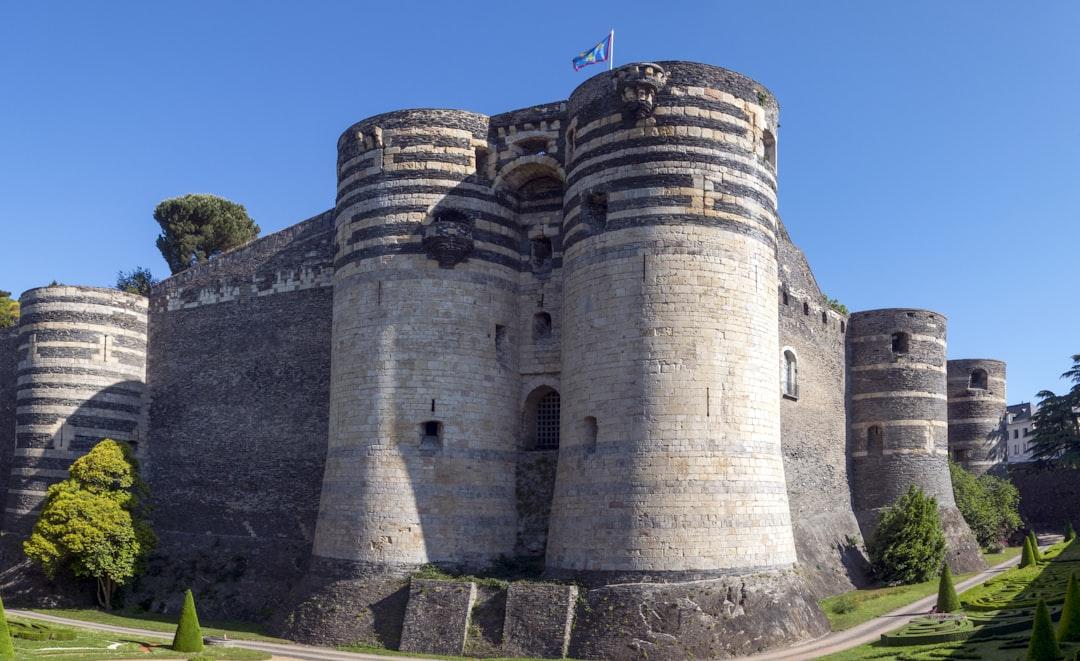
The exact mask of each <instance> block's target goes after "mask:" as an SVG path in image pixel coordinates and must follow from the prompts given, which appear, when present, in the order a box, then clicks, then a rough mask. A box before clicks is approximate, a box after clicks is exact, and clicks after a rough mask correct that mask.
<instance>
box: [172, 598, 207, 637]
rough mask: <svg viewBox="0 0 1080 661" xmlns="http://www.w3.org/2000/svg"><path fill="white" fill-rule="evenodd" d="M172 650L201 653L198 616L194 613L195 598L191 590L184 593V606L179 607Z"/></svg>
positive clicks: (200, 633) (200, 631)
mask: <svg viewBox="0 0 1080 661" xmlns="http://www.w3.org/2000/svg"><path fill="white" fill-rule="evenodd" d="M172 648H173V649H174V650H176V651H177V652H201V651H203V639H202V630H201V629H200V628H199V614H198V613H196V612H195V597H194V596H192V594H191V590H185V591H184V605H183V606H181V607H180V621H179V622H177V624H176V633H175V634H174V635H173V642H172Z"/></svg>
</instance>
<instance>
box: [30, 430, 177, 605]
mask: <svg viewBox="0 0 1080 661" xmlns="http://www.w3.org/2000/svg"><path fill="white" fill-rule="evenodd" d="M69 475H70V476H69V477H68V479H66V480H63V481H61V482H57V483H56V484H54V485H52V486H51V487H49V492H48V496H46V498H45V503H44V505H43V506H42V510H41V514H40V515H39V518H38V520H37V523H35V524H34V530H33V532H32V533H31V535H30V539H28V540H26V541H25V542H24V543H23V551H24V552H25V553H26V556H27V557H28V558H30V559H31V560H32V561H34V562H35V563H36V564H37V565H38V566H40V567H41V569H42V571H44V572H45V574H46V575H47V576H48V577H49V578H54V577H55V576H56V575H57V574H58V572H60V571H61V570H63V569H67V570H70V571H71V573H72V574H74V575H75V576H77V577H80V578H92V579H94V580H95V581H96V582H97V599H98V603H99V604H100V605H101V606H102V607H103V608H106V609H111V608H112V597H113V594H114V593H115V592H116V590H117V588H119V587H120V586H121V585H125V584H126V583H127V582H128V581H130V580H131V579H132V578H133V577H134V576H135V575H136V574H137V573H138V572H139V571H140V570H141V569H142V568H143V566H144V564H145V560H146V558H147V556H148V555H149V554H150V551H151V550H153V548H154V546H155V544H156V543H157V538H156V536H155V535H154V533H153V531H152V530H151V529H150V525H149V523H148V522H147V519H146V516H147V514H148V513H149V512H148V510H149V507H148V506H147V505H146V499H147V496H148V491H147V488H146V484H145V483H144V482H143V481H142V479H141V478H140V477H139V463H138V460H137V459H135V455H134V453H133V452H132V450H131V446H129V445H128V444H127V443H122V442H119V441H114V440H112V439H105V440H103V441H101V442H100V443H98V444H97V445H95V446H94V448H93V449H91V450H90V452H88V453H87V454H85V455H84V456H82V457H80V458H79V459H77V460H76V461H75V462H74V463H73V464H72V465H71V468H70V469H69Z"/></svg>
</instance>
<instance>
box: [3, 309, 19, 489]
mask: <svg viewBox="0 0 1080 661" xmlns="http://www.w3.org/2000/svg"><path fill="white" fill-rule="evenodd" d="M18 335H19V330H18V327H17V326H16V327H14V328H9V329H5V330H0V502H5V503H6V502H7V487H8V478H9V477H10V475H11V467H12V466H11V461H12V457H13V453H14V451H15V388H16V381H15V364H16V345H17V340H18Z"/></svg>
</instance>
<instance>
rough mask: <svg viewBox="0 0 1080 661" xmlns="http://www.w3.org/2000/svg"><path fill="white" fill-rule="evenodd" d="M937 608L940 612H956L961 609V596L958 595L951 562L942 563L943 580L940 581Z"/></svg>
mask: <svg viewBox="0 0 1080 661" xmlns="http://www.w3.org/2000/svg"><path fill="white" fill-rule="evenodd" d="M937 610H938V612H939V613H955V612H956V611H958V610H960V597H958V596H957V595H956V586H954V585H953V580H952V572H951V571H949V563H947V562H943V563H941V580H940V581H938V589H937Z"/></svg>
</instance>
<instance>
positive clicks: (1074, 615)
mask: <svg viewBox="0 0 1080 661" xmlns="http://www.w3.org/2000/svg"><path fill="white" fill-rule="evenodd" d="M1057 639H1058V640H1060V641H1066V642H1077V641H1080V585H1078V584H1077V583H1076V574H1069V586H1068V587H1067V588H1066V589H1065V607H1064V608H1062V609H1061V619H1060V620H1058V629H1057Z"/></svg>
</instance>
